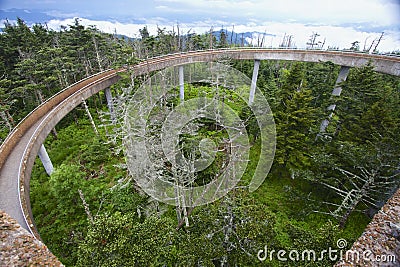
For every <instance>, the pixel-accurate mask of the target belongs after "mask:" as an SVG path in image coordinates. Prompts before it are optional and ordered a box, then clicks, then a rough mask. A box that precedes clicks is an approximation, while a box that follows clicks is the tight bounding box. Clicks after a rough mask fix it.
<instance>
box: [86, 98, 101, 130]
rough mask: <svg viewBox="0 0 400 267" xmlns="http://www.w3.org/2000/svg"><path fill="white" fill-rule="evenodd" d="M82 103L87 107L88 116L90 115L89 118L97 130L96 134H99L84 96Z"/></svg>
mask: <svg viewBox="0 0 400 267" xmlns="http://www.w3.org/2000/svg"><path fill="white" fill-rule="evenodd" d="M82 105H83V107H84V108H85V111H86V114H87V115H88V117H89V120H90V123H91V124H92V127H93V130H94V132H95V133H96V135H97V136H98V135H99V132H98V131H97V127H96V124H95V123H94V120H93V117H92V114H90V110H89V108H88V106H87V105H86V101H85V99H83V98H82Z"/></svg>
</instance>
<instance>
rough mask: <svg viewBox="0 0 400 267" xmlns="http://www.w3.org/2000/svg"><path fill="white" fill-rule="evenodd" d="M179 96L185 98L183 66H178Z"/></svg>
mask: <svg viewBox="0 0 400 267" xmlns="http://www.w3.org/2000/svg"><path fill="white" fill-rule="evenodd" d="M179 98H180V99H181V100H182V101H183V100H185V84H184V79H183V66H179Z"/></svg>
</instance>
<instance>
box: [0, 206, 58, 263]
mask: <svg viewBox="0 0 400 267" xmlns="http://www.w3.org/2000/svg"><path fill="white" fill-rule="evenodd" d="M0 266H16V267H17V266H21V267H22V266H64V265H63V264H62V263H61V262H60V261H59V260H58V259H57V258H56V257H55V256H54V255H53V254H52V253H51V252H50V250H49V249H48V248H47V247H46V246H45V245H44V244H43V243H42V242H40V241H39V240H36V239H35V238H34V237H33V236H32V235H31V234H30V233H29V232H28V231H27V230H26V229H24V228H22V227H21V226H20V225H19V224H18V222H17V221H16V220H15V219H13V218H11V217H10V216H9V215H8V214H6V213H5V212H4V211H2V210H0Z"/></svg>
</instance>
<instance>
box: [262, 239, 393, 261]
mask: <svg viewBox="0 0 400 267" xmlns="http://www.w3.org/2000/svg"><path fill="white" fill-rule="evenodd" d="M336 246H337V247H336V248H332V247H329V248H328V249H323V250H321V251H316V250H313V249H304V250H301V251H299V250H296V249H293V250H290V251H287V250H284V249H281V250H274V249H272V250H268V246H265V247H264V249H261V250H259V251H258V253H257V258H258V260H260V261H273V260H275V259H276V260H278V261H293V262H298V261H324V260H329V261H341V260H344V261H346V262H353V263H360V262H396V255H393V254H380V255H375V254H374V253H373V252H372V251H371V250H365V251H361V252H360V251H358V250H351V249H350V250H345V249H346V247H347V241H346V240H345V239H339V240H337V242H336Z"/></svg>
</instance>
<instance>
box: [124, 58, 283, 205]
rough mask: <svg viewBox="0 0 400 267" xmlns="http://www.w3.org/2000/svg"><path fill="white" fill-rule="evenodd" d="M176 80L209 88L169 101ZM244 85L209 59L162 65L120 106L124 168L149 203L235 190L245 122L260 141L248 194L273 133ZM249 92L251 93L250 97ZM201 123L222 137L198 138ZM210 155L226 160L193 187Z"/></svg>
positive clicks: (243, 157) (246, 149)
mask: <svg viewBox="0 0 400 267" xmlns="http://www.w3.org/2000/svg"><path fill="white" fill-rule="evenodd" d="M182 69H183V71H184V73H182ZM182 80H184V81H185V82H186V83H187V84H196V83H197V84H202V85H204V84H207V85H208V88H211V89H207V88H206V89H204V88H205V87H203V89H199V91H198V92H196V95H193V93H192V95H191V96H189V97H187V98H185V97H180V99H177V93H176V92H177V89H179V90H182V89H183V86H184V84H183V82H182ZM251 83H252V81H251V80H250V79H249V78H248V77H247V76H246V75H245V74H243V73H241V72H240V71H238V70H236V69H234V68H232V67H230V66H227V65H223V64H219V63H216V62H213V63H193V64H187V65H184V66H183V67H181V69H179V67H169V68H166V69H164V70H162V71H159V72H158V73H156V74H155V75H154V76H152V77H151V78H150V79H149V80H147V81H145V82H144V83H143V85H142V86H141V87H140V88H138V89H137V90H136V91H135V92H134V94H133V95H132V97H131V98H130V100H129V101H128V103H127V104H126V108H125V116H124V125H123V128H124V130H123V131H124V140H123V143H124V149H125V154H126V160H127V166H128V169H129V171H130V173H131V174H132V176H133V178H134V179H135V180H136V182H137V184H138V185H139V186H140V187H141V188H142V189H143V190H144V191H145V192H146V193H147V194H148V195H149V196H151V197H153V198H154V199H156V200H158V201H160V202H164V203H167V204H170V205H175V206H177V205H179V206H180V207H194V206H200V205H204V204H207V203H211V202H213V201H215V200H217V199H219V198H221V197H222V196H224V195H226V194H227V193H228V192H229V191H230V190H232V189H233V188H234V187H235V186H236V185H237V183H238V182H239V181H240V179H241V178H242V176H243V174H244V172H245V170H246V167H247V164H248V163H249V155H250V147H251V146H250V142H249V134H248V132H247V130H246V125H247V123H248V120H249V119H250V118H251V119H252V120H253V121H254V122H255V123H254V124H255V125H256V126H257V127H258V135H257V138H258V139H259V140H260V144H261V148H260V155H259V157H258V162H257V165H256V168H255V170H254V174H253V177H251V181H250V183H249V185H248V188H249V190H250V191H251V192H252V191H254V190H256V189H257V188H258V187H259V186H260V185H261V184H262V182H263V181H264V179H265V178H266V176H267V174H268V172H269V170H270V168H271V165H272V162H273V158H274V155H275V143H276V140H275V135H276V134H275V123H274V119H273V115H272V111H271V109H270V107H269V105H268V102H267V100H266V98H265V97H264V95H263V94H262V92H261V91H260V90H259V89H258V88H257V87H254V86H252V84H251ZM191 88H194V87H191ZM252 89H254V90H255V91H254V92H253V91H252V93H251V94H250V90H252ZM190 90H196V89H185V93H190ZM201 90H203V91H201ZM205 90H208V92H205ZM180 93H181V95H182V96H183V95H184V94H182V93H183V92H182V91H180ZM253 93H254V94H253ZM250 95H251V97H250ZM232 103H233V104H232ZM237 103H240V104H237ZM230 104H232V106H235V105H236V107H238V106H240V107H241V108H242V110H245V109H247V110H248V113H246V114H248V115H246V116H247V117H246V118H243V116H242V117H241V116H239V115H240V114H239V112H238V110H234V108H232V106H231V105H230ZM242 114H243V112H242ZM250 114H251V115H250ZM204 121H207V122H208V123H209V122H210V121H213V122H214V125H215V127H214V128H213V129H216V130H214V132H217V131H219V132H220V133H221V132H222V131H223V132H224V134H223V135H222V134H220V135H219V137H220V138H219V139H218V138H215V139H212V138H210V137H209V136H207V135H204V134H203V135H198V132H199V128H201V127H202V124H203V125H204ZM208 125H210V124H208ZM209 128H210V127H209ZM209 132H212V131H208V132H207V133H209ZM203 133H204V131H203ZM188 136H191V137H196V138H197V137H199V136H200V138H198V139H196V138H192V139H190V138H191V137H190V138H188ZM221 136H223V137H222V138H221ZM184 138H187V139H190V140H194V139H196V140H197V142H198V143H197V144H196V146H197V147H194V146H190V145H186V146H185V143H184V141H182V140H184ZM201 138H202V139H201ZM199 139H201V140H199ZM221 139H222V141H221ZM188 147H189V148H188ZM221 151H224V152H221ZM217 153H220V154H219V155H220V158H219V159H221V157H224V159H225V158H226V160H225V161H224V163H223V164H220V165H219V166H220V167H219V173H217V174H216V175H215V177H213V178H212V179H211V180H209V181H206V182H204V183H203V184H198V182H197V181H196V179H197V177H198V173H199V172H201V171H203V170H205V169H206V168H208V167H209V166H210V165H211V164H213V162H214V161H215V159H216V155H217ZM221 154H223V155H222V156H221Z"/></svg>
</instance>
